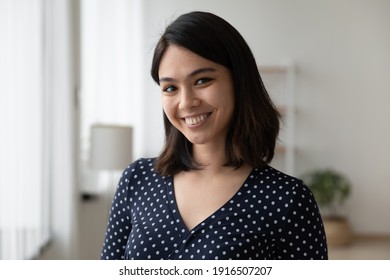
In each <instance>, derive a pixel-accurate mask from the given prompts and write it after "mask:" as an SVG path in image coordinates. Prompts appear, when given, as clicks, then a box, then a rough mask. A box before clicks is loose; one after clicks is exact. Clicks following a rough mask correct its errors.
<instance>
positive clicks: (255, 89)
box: [151, 11, 280, 175]
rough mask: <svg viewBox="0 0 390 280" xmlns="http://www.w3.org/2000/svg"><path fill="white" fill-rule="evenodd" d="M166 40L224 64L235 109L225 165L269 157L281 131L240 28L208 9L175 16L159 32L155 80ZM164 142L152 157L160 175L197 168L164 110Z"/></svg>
mask: <svg viewBox="0 0 390 280" xmlns="http://www.w3.org/2000/svg"><path fill="white" fill-rule="evenodd" d="M170 45H176V46H180V47H184V48H186V49H188V50H190V51H192V52H194V53H196V54H197V55H199V56H202V57H204V58H206V59H208V60H211V61H213V62H215V63H218V64H221V65H223V66H225V67H227V68H228V69H229V70H230V71H231V76H232V79H233V87H234V102H235V105H234V112H233V117H232V122H231V124H230V128H229V130H228V134H227V137H226V145H225V147H226V148H225V150H226V151H225V153H226V159H227V162H226V163H225V165H226V166H231V167H234V168H239V167H240V166H242V165H243V164H249V165H251V166H253V167H261V166H264V165H265V164H267V163H269V162H270V161H271V160H272V158H273V156H274V149H275V144H276V140H277V137H278V133H279V119H280V115H279V113H278V111H277V110H276V108H275V105H274V104H273V102H272V101H271V99H270V97H269V95H268V93H267V91H266V89H265V87H264V84H263V82H262V80H261V77H260V74H259V70H258V65H257V64H256V61H255V59H254V57H253V54H252V52H251V50H250V48H249V46H248V45H247V43H246V42H245V40H244V38H243V37H242V36H241V35H240V33H239V32H238V31H237V30H236V29H235V28H234V27H233V26H232V25H230V24H229V23H228V22H227V21H225V20H224V19H222V18H220V17H219V16H217V15H214V14H212V13H208V12H199V11H196V12H190V13H187V14H183V15H181V16H179V17H178V18H177V19H176V20H175V21H173V22H172V23H171V24H170V25H169V26H168V27H167V28H166V29H165V32H164V33H163V34H162V36H161V38H160V39H159V41H158V43H157V45H156V48H155V50H154V56H153V60H152V67H151V75H152V77H153V79H154V81H155V82H156V83H157V84H159V75H158V70H159V66H160V62H161V59H162V56H163V55H164V52H165V51H166V49H167V48H168V47H169V46H170ZM163 116H164V127H165V144H164V147H163V150H162V152H161V154H160V155H159V157H158V158H157V159H156V162H155V170H156V171H157V172H159V173H161V174H162V175H175V174H177V173H178V172H180V171H188V170H194V169H199V168H201V166H199V164H197V163H196V162H194V160H193V158H192V143H191V142H189V141H188V140H187V139H186V138H185V136H184V135H183V134H182V133H181V132H180V131H178V130H177V129H176V128H175V127H174V126H173V125H172V124H171V123H170V121H169V120H168V118H167V116H166V115H165V113H164V112H163Z"/></svg>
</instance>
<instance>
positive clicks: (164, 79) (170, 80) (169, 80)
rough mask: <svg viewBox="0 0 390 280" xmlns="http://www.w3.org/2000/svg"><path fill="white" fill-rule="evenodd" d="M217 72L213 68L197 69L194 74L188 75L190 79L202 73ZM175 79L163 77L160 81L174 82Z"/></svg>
mask: <svg viewBox="0 0 390 280" xmlns="http://www.w3.org/2000/svg"><path fill="white" fill-rule="evenodd" d="M215 71H217V70H216V69H215V68H212V67H207V68H200V69H197V70H195V71H193V72H191V73H190V74H188V75H187V77H188V78H192V77H194V76H196V75H198V74H202V73H210V72H215ZM174 81H175V79H174V78H170V77H162V78H160V79H159V82H160V83H161V82H174Z"/></svg>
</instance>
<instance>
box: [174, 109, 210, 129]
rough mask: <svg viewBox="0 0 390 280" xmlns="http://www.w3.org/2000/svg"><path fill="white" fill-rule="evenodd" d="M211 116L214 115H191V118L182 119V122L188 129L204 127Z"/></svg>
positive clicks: (208, 113)
mask: <svg viewBox="0 0 390 280" xmlns="http://www.w3.org/2000/svg"><path fill="white" fill-rule="evenodd" d="M211 114H212V113H211V112H207V113H201V114H195V115H189V116H185V117H182V118H181V120H182V121H183V122H184V123H185V125H186V126H187V127H191V128H195V127H200V126H201V125H203V124H204V123H205V122H206V121H207V119H208V118H209V117H210V115H211Z"/></svg>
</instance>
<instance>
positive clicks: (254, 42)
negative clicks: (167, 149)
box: [0, 0, 390, 259]
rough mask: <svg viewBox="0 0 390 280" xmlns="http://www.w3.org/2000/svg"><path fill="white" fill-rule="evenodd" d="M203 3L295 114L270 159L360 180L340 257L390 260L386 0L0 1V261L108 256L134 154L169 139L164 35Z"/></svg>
mask: <svg viewBox="0 0 390 280" xmlns="http://www.w3.org/2000/svg"><path fill="white" fill-rule="evenodd" d="M193 10H203V11H210V12H213V13H216V14H218V15H219V16H221V17H223V18H225V19H226V20H227V21H229V22H230V23H231V24H232V25H233V26H234V27H236V28H237V29H238V30H239V32H240V33H241V34H242V35H243V37H244V38H245V39H246V40H247V42H248V44H249V46H250V47H251V49H252V52H253V54H254V56H255V58H256V60H257V62H258V65H259V68H260V70H261V73H262V74H263V79H264V82H265V84H266V86H267V88H268V89H269V91H270V94H271V95H272V97H273V98H274V100H275V102H276V103H277V104H278V106H280V108H281V110H282V111H283V112H284V113H285V115H286V117H285V122H284V127H283V130H282V133H281V145H280V149H278V151H277V155H276V157H275V161H274V162H273V163H272V164H273V165H274V166H275V167H277V168H280V169H281V170H282V171H284V172H287V173H289V174H291V175H294V176H297V177H301V176H302V174H305V173H306V172H309V171H311V170H319V169H323V168H332V169H334V170H336V171H337V172H340V173H341V174H343V175H344V176H345V177H346V178H348V180H349V181H350V183H351V186H352V189H351V193H350V195H349V197H348V198H347V199H346V201H345V204H343V205H342V213H343V216H344V217H345V218H346V219H347V220H348V222H349V226H350V230H351V235H352V241H351V242H349V244H348V245H345V246H337V247H334V248H333V247H332V248H330V257H331V258H334V259H390V218H389V217H390V203H389V202H390V172H389V171H390V170H389V169H390V148H389V143H390V125H389V121H390V110H389V109H388V107H389V105H390V83H389V78H388V76H389V74H390V32H389V27H390V16H389V15H390V1H388V0H318V1H310V0H294V1H287V0H284V1H283V0H241V1H237V0H197V1H189V0H164V1H159V0H0V98H1V99H0V122H1V127H3V128H4V129H3V131H2V133H1V137H0V259H98V258H99V254H100V249H101V246H102V243H103V239H104V234H105V227H106V223H107V217H108V211H109V210H108V209H109V204H110V200H111V198H112V195H113V191H114V188H115V184H116V182H117V181H118V179H119V176H120V173H121V170H122V169H123V168H125V166H126V164H127V163H126V164H125V163H124V162H126V161H128V162H131V161H133V160H135V159H137V158H140V157H154V156H156V155H158V153H159V151H160V149H161V147H162V143H163V123H162V110H161V104H160V97H159V88H158V87H157V86H156V85H155V84H154V83H153V81H152V79H151V77H150V75H149V70H150V64H151V57H152V52H153V48H154V45H155V44H156V42H157V40H158V38H159V36H160V35H161V33H162V32H163V30H164V28H165V26H166V25H167V24H169V23H170V22H171V21H172V20H173V19H175V18H176V17H177V16H178V15H180V14H182V13H184V12H189V11H193ZM94 135H100V136H94ZM124 137H127V138H124ZM101 139H105V140H104V141H100V140H101ZM118 139H127V140H126V141H125V142H123V141H122V142H120V141H119V142H118ZM94 145H96V146H94ZM115 147H116V148H117V149H114V148H115ZM103 151H108V153H107V154H108V155H110V154H115V153H117V154H118V157H116V158H120V160H115V159H113V160H112V161H111V160H105V159H107V156H103V158H102V156H101V155H102V152H103ZM122 156H123V157H122Z"/></svg>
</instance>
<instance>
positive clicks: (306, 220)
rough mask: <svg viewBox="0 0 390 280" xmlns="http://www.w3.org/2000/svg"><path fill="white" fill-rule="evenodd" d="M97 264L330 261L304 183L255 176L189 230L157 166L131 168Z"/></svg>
mask: <svg viewBox="0 0 390 280" xmlns="http://www.w3.org/2000/svg"><path fill="white" fill-rule="evenodd" d="M100 258H101V259H138V260H147V259H154V260H155V259H165V260H166V259H171V260H177V259H187V260H188V259H197V260H201V259H213V260H214V259H220V260H227V259H235V260H238V259H242V260H250V259H253V260H254V259H257V260H258V259H271V260H274V259H327V258H328V253H327V244H326V237H325V232H324V228H323V224H322V219H321V216H320V214H319V210H318V207H317V204H316V202H315V200H314V197H313V195H312V193H311V192H310V190H309V189H308V188H307V187H306V186H305V185H304V184H303V182H302V181H300V180H298V179H296V178H294V177H291V176H288V175H285V174H283V173H281V172H279V171H277V170H275V169H274V168H272V167H269V166H267V167H265V168H261V169H256V168H254V169H253V170H252V171H251V173H250V175H249V176H248V178H247V179H246V181H245V182H244V183H243V185H242V186H241V187H240V189H239V190H238V191H237V192H236V193H235V195H234V196H233V197H232V198H231V199H230V200H229V201H228V202H227V203H226V204H225V205H223V206H222V207H221V208H219V209H218V210H217V211H216V212H215V213H214V214H212V215H211V216H209V217H208V218H206V219H205V220H204V221H203V222H201V223H200V224H198V225H197V226H196V227H195V228H193V229H192V230H188V229H187V228H186V226H185V225H184V223H183V221H182V219H181V217H180V213H179V211H178V207H177V205H176V201H175V195H174V190H173V178H172V177H171V176H161V175H159V174H158V173H156V172H155V171H154V159H140V160H138V161H136V162H134V163H132V164H131V165H129V166H128V167H127V168H126V169H125V170H124V172H123V174H122V177H121V179H120V181H119V184H118V187H117V190H116V193H115V196H114V199H113V202H112V207H111V211H110V217H109V221H108V226H107V231H106V236H105V240H104V244H103V248H102V251H101V256H100Z"/></svg>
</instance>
